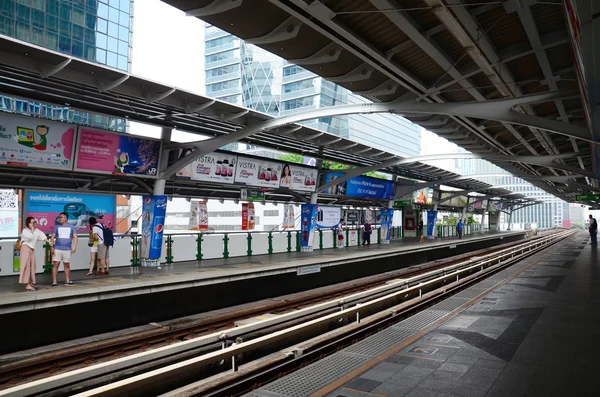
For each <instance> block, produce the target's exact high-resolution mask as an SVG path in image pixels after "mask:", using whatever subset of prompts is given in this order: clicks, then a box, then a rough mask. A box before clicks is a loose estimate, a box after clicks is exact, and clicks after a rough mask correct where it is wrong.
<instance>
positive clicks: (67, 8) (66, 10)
mask: <svg viewBox="0 0 600 397" xmlns="http://www.w3.org/2000/svg"><path fill="white" fill-rule="evenodd" d="M71 8H73V7H72V6H71V4H70V3H61V4H60V18H61V19H65V20H67V21H70V20H71Z"/></svg>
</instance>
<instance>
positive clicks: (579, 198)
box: [575, 194, 600, 201]
mask: <svg viewBox="0 0 600 397" xmlns="http://www.w3.org/2000/svg"><path fill="white" fill-rule="evenodd" d="M588 200H600V194H584V195H581V196H576V197H575V201H588Z"/></svg>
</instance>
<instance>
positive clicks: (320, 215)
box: [316, 205, 342, 229]
mask: <svg viewBox="0 0 600 397" xmlns="http://www.w3.org/2000/svg"><path fill="white" fill-rule="evenodd" d="M341 218H342V207H330V206H325V205H320V206H319V209H318V210H317V221H316V226H317V227H318V228H319V229H333V228H336V227H337V226H338V224H339V223H340V219H341Z"/></svg>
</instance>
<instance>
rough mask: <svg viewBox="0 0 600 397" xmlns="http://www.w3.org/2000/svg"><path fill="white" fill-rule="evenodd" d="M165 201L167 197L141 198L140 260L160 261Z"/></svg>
mask: <svg viewBox="0 0 600 397" xmlns="http://www.w3.org/2000/svg"><path fill="white" fill-rule="evenodd" d="M167 201H168V199H167V196H144V197H142V203H143V204H142V206H143V207H142V211H143V215H142V243H141V249H142V252H141V255H140V257H141V258H142V259H160V255H161V252H162V246H163V232H164V229H165V216H166V214H167Z"/></svg>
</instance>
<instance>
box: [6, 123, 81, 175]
mask: <svg viewBox="0 0 600 397" xmlns="http://www.w3.org/2000/svg"><path fill="white" fill-rule="evenodd" d="M75 128H76V127H75V126H73V125H70V124H63V123H57V122H54V121H48V120H43V119H38V118H33V117H25V116H17V115H14V114H8V113H0V164H6V165H10V166H17V167H37V168H52V169H59V170H71V169H72V168H73V163H72V161H71V159H72V157H73V140H74V137H75Z"/></svg>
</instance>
